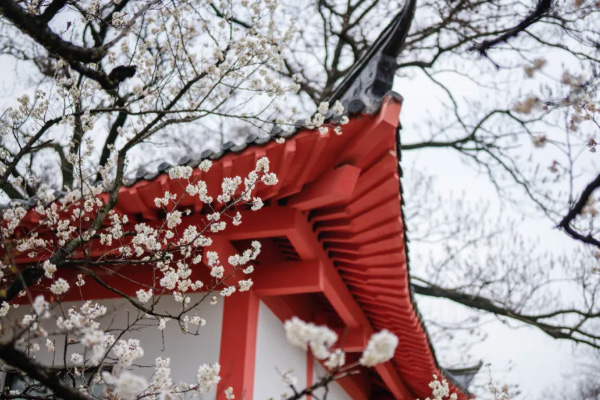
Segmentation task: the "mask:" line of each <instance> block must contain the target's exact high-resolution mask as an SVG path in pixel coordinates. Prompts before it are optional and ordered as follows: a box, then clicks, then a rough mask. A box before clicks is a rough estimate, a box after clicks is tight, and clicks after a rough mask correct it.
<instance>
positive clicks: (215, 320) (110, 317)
mask: <svg viewBox="0 0 600 400" xmlns="http://www.w3.org/2000/svg"><path fill="white" fill-rule="evenodd" d="M202 295H203V294H202V293H195V294H192V295H191V296H190V297H191V298H192V300H191V301H192V302H194V301H197V300H198V299H199V298H200V297H201V296H202ZM99 303H101V304H103V305H105V306H106V307H107V313H106V315H105V316H104V317H103V318H102V319H99V320H98V321H99V322H100V323H101V327H102V328H104V329H106V328H109V327H110V328H113V329H119V328H124V327H125V326H126V325H127V321H128V319H129V320H131V319H133V318H135V316H136V315H137V314H138V312H139V311H138V310H137V309H136V308H135V307H133V306H132V305H131V304H130V303H129V302H127V301H126V300H124V299H112V300H103V301H99ZM76 304H81V303H75V302H68V303H63V309H64V310H67V309H68V308H70V307H71V306H73V305H76ZM180 308H181V304H180V303H177V302H175V300H174V299H173V297H172V296H163V298H162V299H161V301H160V303H159V306H158V307H157V310H165V309H170V310H171V313H176V312H177V310H178V309H180ZM26 313H30V307H29V306H21V307H19V308H18V309H16V310H14V309H13V310H11V311H10V313H9V315H8V317H9V318H10V320H11V321H13V323H14V322H16V321H21V320H22V318H23V315H24V314H26ZM196 313H197V314H198V315H200V316H201V317H202V318H204V319H205V320H206V325H205V326H204V327H201V328H200V330H199V334H198V335H197V336H196V335H191V334H184V333H182V332H181V329H180V328H179V325H178V324H177V322H175V321H170V322H167V326H166V329H165V330H164V331H160V330H159V329H158V328H157V326H156V323H155V322H152V321H150V320H146V321H147V322H143V324H146V325H147V326H142V327H141V329H140V330H136V331H135V332H131V333H128V334H127V335H124V336H123V339H128V338H136V339H139V340H140V342H141V346H142V348H143V349H144V356H143V357H142V358H140V359H138V360H136V364H139V365H144V366H154V365H155V359H156V357H169V358H170V359H171V372H172V374H171V377H172V379H173V382H174V383H179V382H180V381H185V382H195V381H196V374H197V371H198V367H199V366H200V365H201V364H204V363H207V364H213V363H215V362H218V361H219V353H220V347H221V328H222V322H223V302H222V301H220V302H219V303H217V304H216V305H210V304H209V303H208V301H206V302H204V303H202V304H200V305H199V306H198V307H197V312H196ZM193 314H194V312H192V313H191V314H190V315H193ZM3 320H4V321H7V320H6V319H5V318H3ZM52 322H53V323H54V322H55V319H54V318H53V319H52ZM5 323H6V322H5ZM191 327H193V328H195V327H196V326H195V325H192V326H191ZM46 329H47V330H48V331H49V332H52V331H53V330H56V329H55V327H52V326H46ZM190 330H192V331H193V332H196V330H195V329H190ZM55 339H56V341H55V342H56V353H54V354H56V355H60V357H57V359H55V360H53V358H54V357H53V355H54V354H53V353H49V352H48V351H47V350H46V346H45V342H46V341H45V339H44V340H39V341H38V343H39V344H40V347H41V350H40V351H39V352H38V353H36V358H37V359H38V361H40V362H42V363H44V364H48V365H52V364H53V365H55V366H57V367H61V366H63V365H64V362H63V360H62V353H63V349H64V346H63V344H62V342H63V340H64V339H62V340H60V339H59V338H58V337H55ZM73 352H79V353H83V346H82V345H73V346H69V352H68V357H67V360H68V361H67V365H68V364H69V363H70V360H69V356H70V354H71V353H73ZM59 358H60V359H59ZM153 371H154V368H136V369H135V372H136V373H138V374H140V375H144V376H146V377H150V375H152V373H153ZM2 383H3V382H2ZM204 398H205V399H214V398H215V395H214V393H209V394H208V395H205V396H204Z"/></svg>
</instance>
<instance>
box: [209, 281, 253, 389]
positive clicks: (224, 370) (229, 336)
mask: <svg viewBox="0 0 600 400" xmlns="http://www.w3.org/2000/svg"><path fill="white" fill-rule="evenodd" d="M224 301H225V304H224V309H223V330H222V332H221V353H220V356H219V363H220V364H221V382H220V383H219V385H218V387H217V400H225V393H224V390H225V389H227V388H228V387H230V386H231V387H233V393H234V394H235V398H236V399H244V400H252V396H253V394H254V366H255V359H256V330H257V325H258V304H259V301H258V297H257V296H256V295H255V294H254V293H253V292H252V291H249V292H244V293H238V292H236V293H234V294H233V295H232V296H230V297H226V298H225V300H224Z"/></svg>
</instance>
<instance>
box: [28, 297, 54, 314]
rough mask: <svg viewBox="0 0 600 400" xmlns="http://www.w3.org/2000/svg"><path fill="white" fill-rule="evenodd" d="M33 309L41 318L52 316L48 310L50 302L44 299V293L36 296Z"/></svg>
mask: <svg viewBox="0 0 600 400" xmlns="http://www.w3.org/2000/svg"><path fill="white" fill-rule="evenodd" d="M32 307H33V310H34V311H35V313H36V314H37V315H38V316H39V317H40V318H48V317H50V313H49V312H48V302H47V301H46V300H45V299H44V296H43V295H41V294H40V295H38V296H36V298H35V300H34V301H33V304H32Z"/></svg>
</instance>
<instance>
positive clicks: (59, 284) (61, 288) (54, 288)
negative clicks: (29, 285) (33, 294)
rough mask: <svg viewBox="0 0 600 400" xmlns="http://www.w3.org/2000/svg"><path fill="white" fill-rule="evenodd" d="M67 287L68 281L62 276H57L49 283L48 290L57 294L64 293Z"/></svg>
mask: <svg viewBox="0 0 600 400" xmlns="http://www.w3.org/2000/svg"><path fill="white" fill-rule="evenodd" d="M69 288H70V286H69V283H68V282H67V281H65V280H64V279H63V278H58V279H57V280H56V281H55V282H54V283H53V284H52V285H50V291H51V292H52V293H54V294H55V295H57V296H59V295H61V294H63V293H66V292H67V291H68V290H69Z"/></svg>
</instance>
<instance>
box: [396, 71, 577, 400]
mask: <svg viewBox="0 0 600 400" xmlns="http://www.w3.org/2000/svg"><path fill="white" fill-rule="evenodd" d="M394 88H395V90H396V91H397V92H399V93H400V94H402V96H403V97H404V104H403V108H402V113H401V118H400V120H401V122H402V125H403V130H402V133H401V134H402V136H403V138H404V139H403V140H404V141H405V142H406V141H408V142H410V141H411V140H410V139H411V138H414V137H415V136H416V132H414V131H411V130H414V129H417V128H416V127H417V126H418V125H419V124H420V123H422V119H423V118H425V113H426V112H435V110H432V109H431V107H432V105H435V104H436V103H438V102H437V101H434V100H435V99H439V97H440V96H443V94H442V93H440V92H439V91H437V90H436V89H435V88H434V87H432V85H431V84H430V83H429V82H428V81H427V80H426V79H424V78H423V77H422V76H419V75H417V76H416V77H415V78H414V79H401V78H398V77H397V78H396V81H395V86H394ZM474 95H476V93H474ZM402 165H403V169H404V178H403V179H404V180H408V179H410V176H407V174H409V173H410V170H411V169H413V170H418V171H423V172H425V173H426V174H431V175H433V176H435V177H436V182H435V183H436V185H435V190H439V191H440V193H442V194H443V193H446V194H448V196H449V195H450V194H451V193H454V194H456V193H457V192H463V191H464V192H466V193H468V198H469V199H471V200H472V201H481V202H484V201H489V202H490V203H491V205H492V208H495V209H496V210H498V209H502V210H504V212H508V213H511V212H512V211H516V210H514V209H512V208H511V207H513V206H511V205H507V204H504V203H502V202H500V201H499V200H498V196H497V193H496V191H495V189H494V188H493V186H492V185H491V184H490V182H489V178H488V177H487V176H483V175H481V174H479V173H478V172H477V171H476V170H475V169H474V168H472V167H471V166H468V165H466V164H465V163H464V160H461V158H460V157H459V156H458V154H457V152H456V151H452V150H430V151H417V152H411V151H405V152H404V153H403V154H402ZM407 195H408V194H407ZM423 201H427V199H412V198H410V197H409V196H405V202H406V203H407V204H408V203H411V202H418V203H420V202H423ZM515 215H518V213H515ZM490 218H492V219H493V218H494V216H493V215H490ZM519 218H523V221H522V222H521V224H520V225H519V229H520V230H522V231H524V232H527V233H529V234H530V235H532V236H533V237H539V239H540V246H541V247H542V248H543V249H544V250H546V249H548V250H552V249H554V250H559V251H560V250H568V249H569V248H572V244H573V243H572V242H571V241H570V239H568V238H567V237H566V236H565V234H563V233H561V232H559V231H558V230H556V229H555V228H554V227H553V226H552V223H551V222H550V221H549V220H548V219H545V218H534V217H533V216H531V217H521V216H520V215H519ZM408 228H409V233H408V237H409V239H410V229H411V226H410V221H409V224H408ZM409 246H413V247H414V246H418V243H412V242H411V243H409ZM413 250H414V249H411V250H410V251H411V254H412V252H413ZM440 251H443V250H442V249H441V247H440ZM418 262H419V260H418V259H417V260H416V259H415V257H411V268H415V267H417V266H416V265H415V263H418ZM417 302H418V306H419V309H420V310H421V312H422V313H423V314H424V315H425V317H426V318H432V317H433V316H435V315H443V316H444V318H446V319H450V320H451V319H453V317H455V319H456V320H459V319H460V318H461V317H463V316H464V315H465V310H466V309H465V308H464V307H462V306H459V305H455V304H454V303H451V302H449V301H447V300H438V299H432V298H426V297H423V296H418V297H417ZM510 325H511V326H513V327H518V328H511V327H508V326H506V325H504V324H503V323H501V322H500V321H498V320H496V321H493V319H492V322H491V323H490V324H489V325H486V327H485V329H484V330H485V332H486V333H487V334H488V337H487V338H486V339H485V340H484V341H483V342H481V343H480V344H478V345H476V346H475V347H474V348H473V353H474V357H475V359H481V360H483V361H484V363H491V373H492V376H493V379H494V381H495V382H497V383H499V384H504V383H508V384H518V385H519V388H520V390H521V393H522V397H521V398H523V399H532V398H541V394H542V391H543V390H545V389H547V388H551V387H552V385H556V384H557V383H558V384H560V383H561V382H564V375H565V374H566V373H568V372H569V371H570V370H571V369H572V368H573V366H574V364H575V361H576V357H575V356H574V350H575V346H573V345H572V344H571V343H568V342H564V341H558V340H555V339H552V338H550V337H549V336H547V335H545V334H543V333H542V332H541V331H539V330H536V329H534V328H530V327H524V326H522V325H521V324H518V323H515V322H511V323H510ZM440 356H442V355H440ZM440 358H441V357H440ZM487 376H488V371H487V370H482V371H481V372H480V376H479V377H478V378H479V380H480V381H481V380H482V379H483V381H487Z"/></svg>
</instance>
